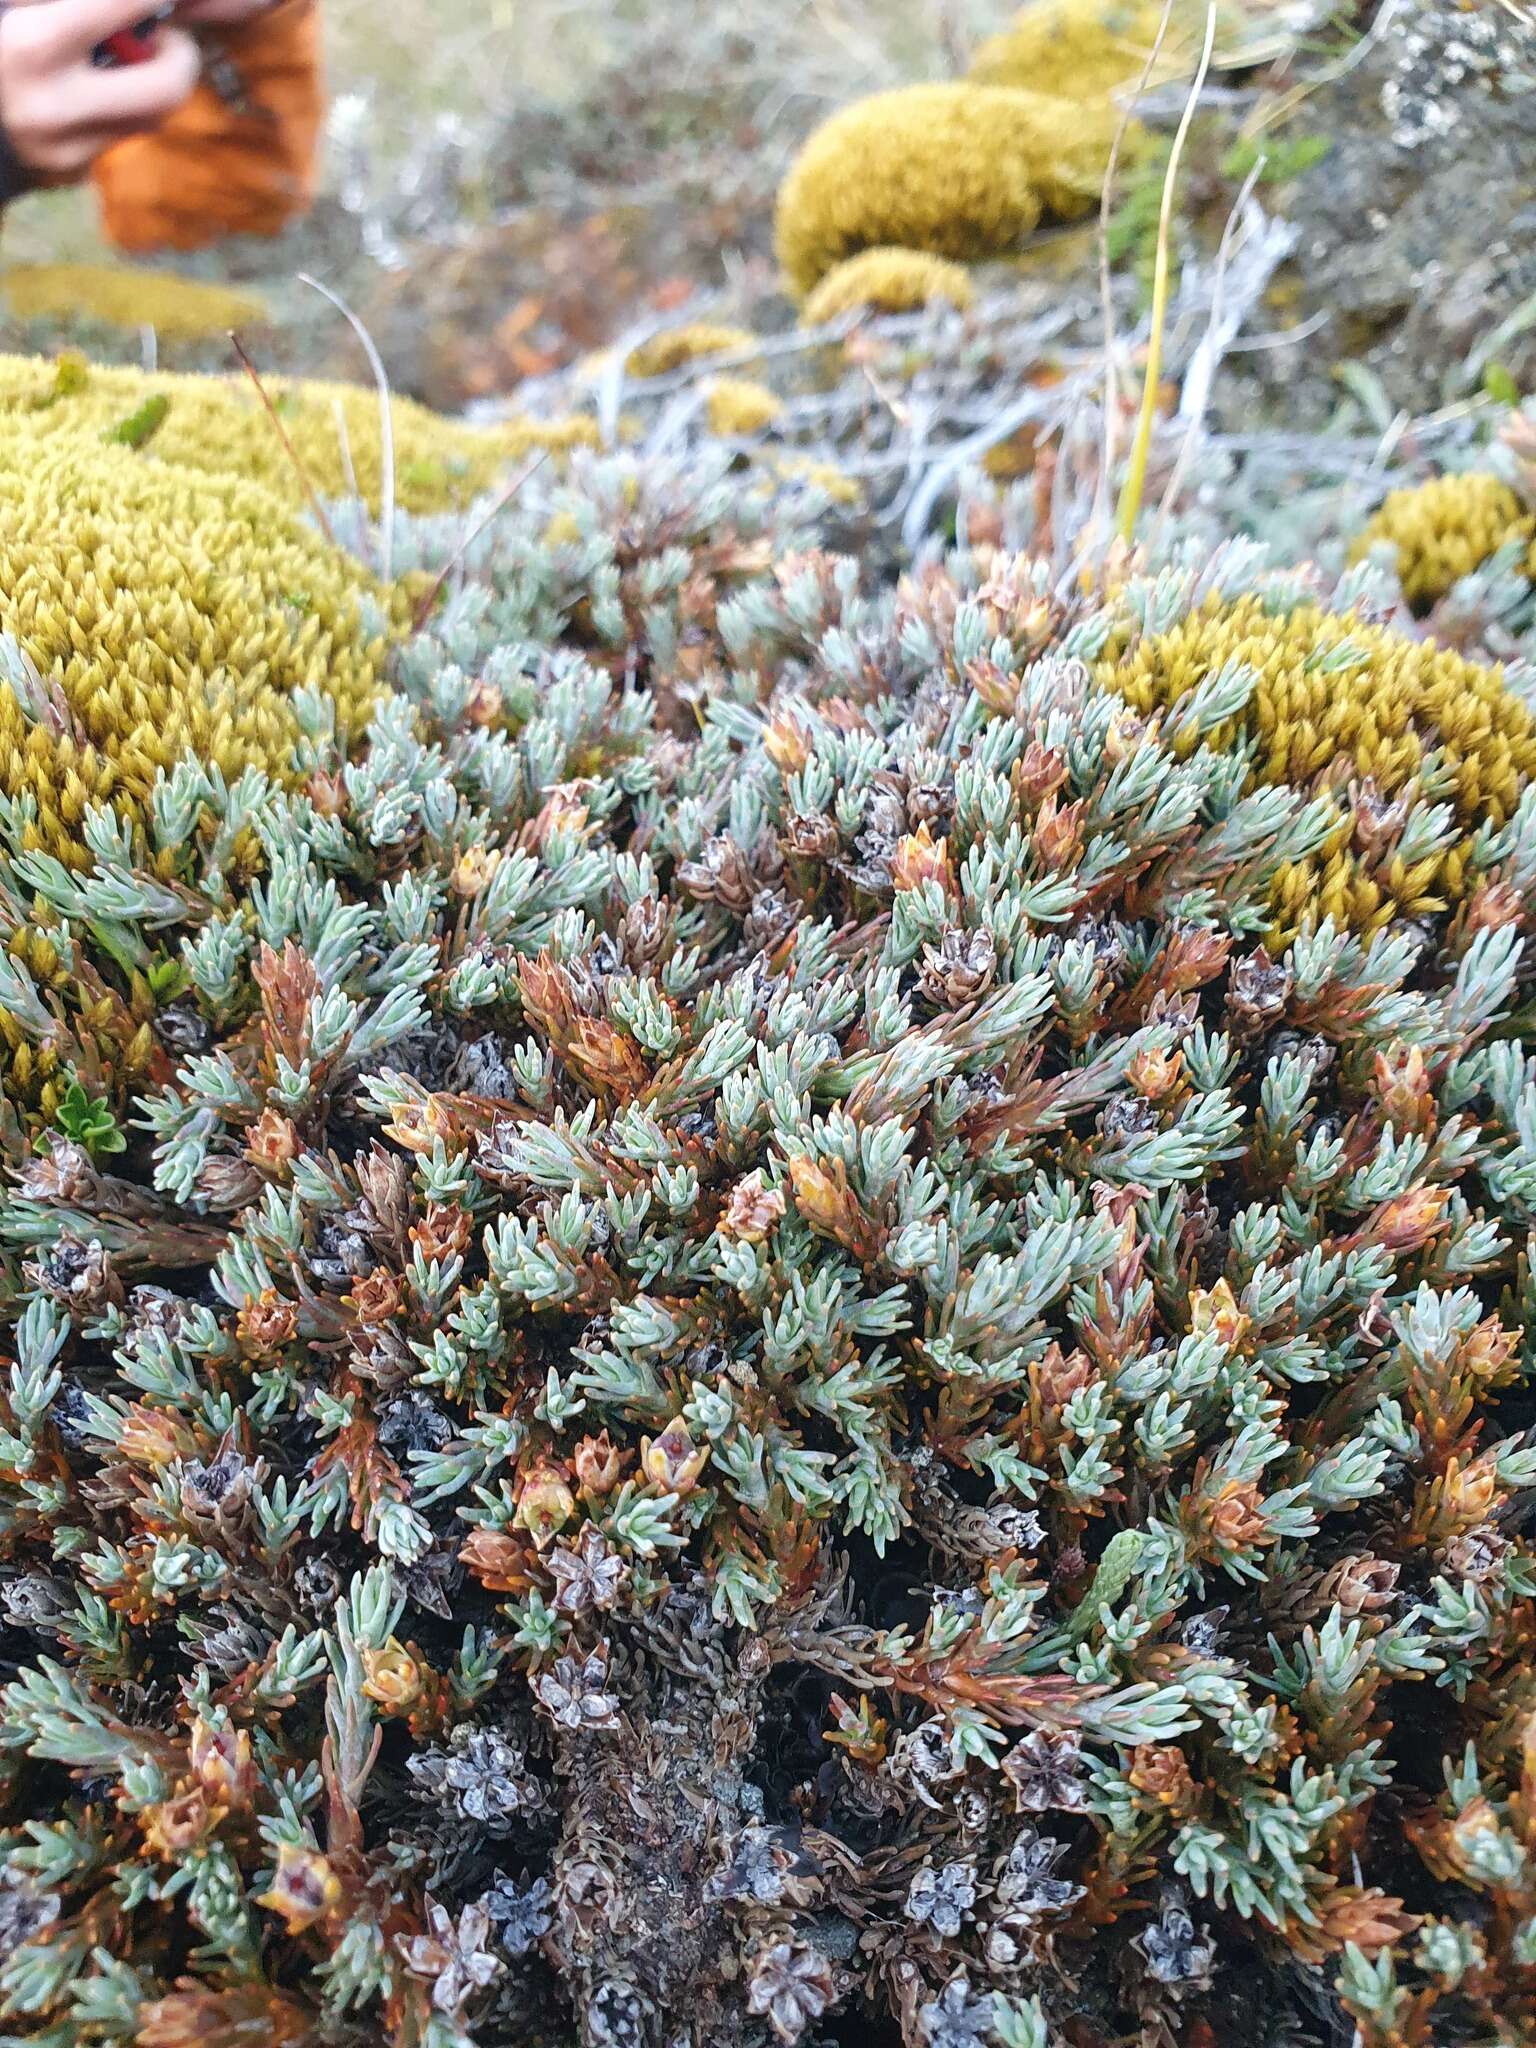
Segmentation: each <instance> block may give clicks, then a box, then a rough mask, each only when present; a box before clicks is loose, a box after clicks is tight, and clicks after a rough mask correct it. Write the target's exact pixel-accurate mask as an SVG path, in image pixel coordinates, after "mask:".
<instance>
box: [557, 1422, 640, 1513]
mask: <svg viewBox="0 0 1536 2048" xmlns="http://www.w3.org/2000/svg"><path fill="white" fill-rule="evenodd" d="M571 1462H572V1464H573V1465H574V1466H575V1468H576V1483H577V1485H578V1486H579V1487H580V1488H581V1490H582V1492H583V1493H586V1494H590V1495H591V1496H592V1497H593V1498H594V1499H597V1500H601V1499H602V1497H603V1496H604V1495H605V1494H609V1493H612V1491H613V1489H614V1488H615V1487H616V1486H617V1485H618V1483H619V1480H620V1478H621V1477H622V1476H623V1472H624V1466H625V1463H626V1462H627V1461H626V1457H625V1454H624V1452H622V1451H621V1450H619V1448H618V1447H617V1445H615V1444H614V1443H613V1441H612V1440H611V1439H610V1437H609V1435H608V1432H607V1430H606V1429H605V1430H601V1431H599V1433H598V1434H597V1435H596V1436H584V1437H583V1438H582V1439H581V1441H580V1442H579V1443H578V1444H577V1446H576V1448H575V1450H574V1451H573V1452H572V1454H571Z"/></svg>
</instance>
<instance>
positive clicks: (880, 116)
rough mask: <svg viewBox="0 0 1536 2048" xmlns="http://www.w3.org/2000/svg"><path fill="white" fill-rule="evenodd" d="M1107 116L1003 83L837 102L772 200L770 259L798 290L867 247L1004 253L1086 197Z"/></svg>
mask: <svg viewBox="0 0 1536 2048" xmlns="http://www.w3.org/2000/svg"><path fill="white" fill-rule="evenodd" d="M1114 127H1115V116H1114V110H1113V108H1112V107H1111V106H1110V105H1109V104H1108V103H1107V102H1105V103H1103V104H1102V105H1100V106H1094V107H1087V106H1080V105H1073V104H1070V103H1068V102H1066V101H1064V100H1057V99H1050V98H1047V97H1045V96H1044V95H1042V94H1038V93H1031V92H1023V91H1017V90H1014V89H1011V88H1008V87H1003V86H985V85H971V84H965V83H961V84H950V85H914V86H908V87H906V88H905V89H903V90H901V91H897V92H888V93H877V94H875V95H874V96H873V97H872V98H870V99H866V100H860V101H858V102H857V103H856V104H855V105H853V106H850V107H844V108H843V109H842V110H841V112H839V113H836V114H834V115H833V116H832V117H831V119H830V120H829V121H827V122H825V123H824V124H823V125H822V127H820V128H819V129H817V131H816V133H815V134H814V135H812V137H811V138H810V140H809V141H808V142H807V143H806V145H805V147H804V149H803V150H802V151H801V153H800V155H799V157H798V158H797V160H796V162H795V164H794V165H793V167H792V168H791V170H790V172H789V175H788V176H787V177H786V178H785V180H784V184H783V187H782V189H781V191H780V194H779V205H778V214H777V222H776V236H777V246H778V253H779V260H780V262H781V263H782V265H783V267H784V271H785V274H786V276H787V277H788V279H789V282H790V284H791V286H792V287H793V289H794V290H795V291H797V292H798V293H801V294H804V293H806V292H809V291H810V290H811V289H812V287H813V286H815V285H816V284H818V283H819V282H820V280H821V279H822V278H823V277H825V276H826V274H827V272H828V271H829V270H831V269H832V268H833V267H834V266H835V265H836V264H839V263H842V262H844V261H845V260H846V259H847V258H849V257H851V256H856V255H858V254H859V253H860V252H861V251H863V250H867V249H878V248H889V247H892V246H895V247H898V248H903V249H916V250H922V251H925V252H926V253H928V254H929V255H933V256H943V257H948V258H951V259H952V260H955V261H959V262H967V261H980V260H983V259H986V258H991V257H999V256H1007V255H1009V254H1011V253H1012V252H1013V251H1014V250H1016V249H1017V248H1018V246H1019V245H1020V243H1021V242H1022V241H1023V240H1024V238H1025V236H1026V235H1028V234H1030V233H1031V232H1032V230H1033V229H1034V228H1035V227H1036V226H1037V225H1038V223H1039V222H1040V220H1041V219H1042V218H1044V217H1045V216H1047V215H1049V216H1051V217H1052V218H1055V219H1060V220H1071V219H1075V218H1076V217H1077V216H1078V215H1079V214H1082V213H1084V212H1086V211H1087V210H1088V208H1089V207H1090V206H1091V205H1092V204H1093V203H1094V200H1095V199H1096V197H1097V195H1098V191H1099V186H1100V183H1101V181H1102V179H1103V176H1104V171H1105V168H1106V166H1107V164H1108V161H1109V151H1110V145H1111V143H1112V140H1113V136H1114Z"/></svg>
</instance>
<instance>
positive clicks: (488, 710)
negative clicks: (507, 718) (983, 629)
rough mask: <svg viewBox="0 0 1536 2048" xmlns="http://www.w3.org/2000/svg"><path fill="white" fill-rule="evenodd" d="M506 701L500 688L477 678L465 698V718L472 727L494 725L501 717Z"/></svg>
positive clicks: (479, 677) (484, 678) (482, 678)
mask: <svg viewBox="0 0 1536 2048" xmlns="http://www.w3.org/2000/svg"><path fill="white" fill-rule="evenodd" d="M503 703H504V699H503V697H502V694H501V689H500V686H499V685H498V684H496V683H493V682H490V681H488V680H487V678H486V677H484V676H476V677H475V679H474V681H473V682H472V683H471V684H470V686H469V689H468V690H467V691H466V692H465V696H464V716H465V718H466V719H468V721H469V723H470V724H471V725H478V726H487V725H494V724H495V723H496V721H497V720H498V719H499V718H500V717H501V714H502V707H503Z"/></svg>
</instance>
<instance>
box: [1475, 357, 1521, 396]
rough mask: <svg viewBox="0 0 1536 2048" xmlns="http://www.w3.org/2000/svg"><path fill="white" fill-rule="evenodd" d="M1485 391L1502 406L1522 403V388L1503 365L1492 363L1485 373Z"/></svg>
mask: <svg viewBox="0 0 1536 2048" xmlns="http://www.w3.org/2000/svg"><path fill="white" fill-rule="evenodd" d="M1483 389H1484V391H1485V392H1486V393H1487V394H1488V396H1489V397H1490V398H1493V399H1497V401H1498V403H1499V404H1500V405H1518V404H1519V403H1520V388H1519V386H1518V385H1517V384H1516V382H1515V380H1514V378H1513V377H1511V375H1510V374H1509V372H1508V370H1506V369H1505V367H1504V365H1503V364H1502V363H1490V364H1489V365H1488V367H1487V368H1486V369H1485V370H1484V371H1483Z"/></svg>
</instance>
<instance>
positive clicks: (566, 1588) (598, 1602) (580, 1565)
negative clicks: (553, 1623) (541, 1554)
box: [549, 1522, 628, 1614]
mask: <svg viewBox="0 0 1536 2048" xmlns="http://www.w3.org/2000/svg"><path fill="white" fill-rule="evenodd" d="M627 1569H628V1567H627V1566H626V1565H625V1563H624V1560H623V1558H621V1557H620V1556H618V1554H617V1553H616V1552H615V1551H612V1550H610V1549H609V1547H608V1545H607V1543H606V1542H604V1540H603V1534H602V1531H601V1530H600V1529H598V1528H597V1527H596V1526H595V1525H594V1524H593V1523H591V1522H587V1523H585V1524H584V1525H583V1527H582V1531H581V1535H580V1537H579V1538H578V1540H577V1544H576V1548H575V1549H574V1550H566V1549H563V1548H561V1547H559V1546H557V1547H556V1548H555V1549H554V1550H552V1551H551V1552H550V1554H549V1570H550V1574H551V1576H552V1577H553V1578H554V1579H555V1581H556V1584H557V1586H558V1591H557V1592H556V1594H555V1606H556V1607H557V1608H558V1609H559V1610H560V1612H561V1613H562V1614H590V1613H592V1612H594V1611H597V1610H601V1609H604V1608H608V1607H611V1606H612V1605H613V1603H614V1601H615V1600H616V1599H617V1598H618V1595H619V1588H620V1587H621V1586H622V1585H623V1583H624V1576H625V1573H626V1571H627Z"/></svg>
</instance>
